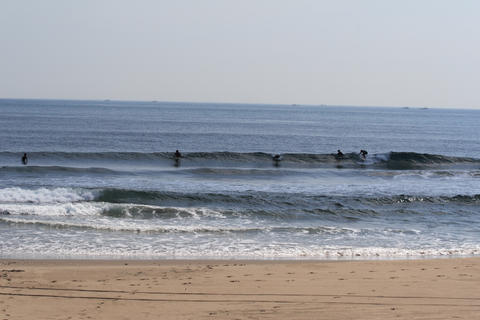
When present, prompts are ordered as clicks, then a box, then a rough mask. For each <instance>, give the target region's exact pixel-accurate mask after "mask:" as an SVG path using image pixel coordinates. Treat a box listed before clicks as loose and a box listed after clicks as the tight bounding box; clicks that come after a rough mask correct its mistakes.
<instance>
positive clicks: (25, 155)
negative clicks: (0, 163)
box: [22, 153, 28, 165]
mask: <svg viewBox="0 0 480 320" xmlns="http://www.w3.org/2000/svg"><path fill="white" fill-rule="evenodd" d="M22 163H23V165H27V163H28V158H27V154H26V153H24V154H23V157H22Z"/></svg>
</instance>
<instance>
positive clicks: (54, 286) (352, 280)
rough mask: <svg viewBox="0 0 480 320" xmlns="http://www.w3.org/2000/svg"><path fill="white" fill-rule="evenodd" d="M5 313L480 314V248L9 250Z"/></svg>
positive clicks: (2, 264)
mask: <svg viewBox="0 0 480 320" xmlns="http://www.w3.org/2000/svg"><path fill="white" fill-rule="evenodd" d="M0 270H1V271H0V319H136V320H139V319H309V320H310V319H480V258H465V259H436V260H403V261H342V262H335V261H334V262H331V261H330V262H328V261H327V262H325V261H228V260H225V261H221V260H220V261H175V260H174V261H72V260H68V261H57V260H52V261H38V260H29V261H23V260H0Z"/></svg>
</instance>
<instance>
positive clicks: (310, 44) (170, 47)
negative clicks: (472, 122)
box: [0, 0, 480, 108]
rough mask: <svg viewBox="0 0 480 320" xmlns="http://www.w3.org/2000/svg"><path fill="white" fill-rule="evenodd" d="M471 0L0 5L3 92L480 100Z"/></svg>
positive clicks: (441, 102)
mask: <svg viewBox="0 0 480 320" xmlns="http://www.w3.org/2000/svg"><path fill="white" fill-rule="evenodd" d="M479 77H480V1H477V0H456V1H455V0H451V1H445V0H397V1H393V0H331V1H322V0H311V1H306V0H305V1H304V0H291V1H282V0H237V1H233V0H232V1H230V0H183V1H182V0H178V1H172V0H169V1H162V0H151V1H149V0H136V1H134V0H132V1H123V0H81V1H73V0H72V1H68V0H22V1H20V0H0V97H3V98H59V99H64V98H67V99H107V98H108V99H121V100H159V101H203V102H248V103H255V102H258V103H287V104H290V103H298V104H335V105H382V106H428V107H434V106H436V107H467V108H480V82H479Z"/></svg>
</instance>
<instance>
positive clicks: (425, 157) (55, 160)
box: [0, 151, 480, 170]
mask: <svg viewBox="0 0 480 320" xmlns="http://www.w3.org/2000/svg"><path fill="white" fill-rule="evenodd" d="M28 156H29V159H30V162H31V164H33V165H35V164H37V163H42V165H43V164H48V165H50V166H57V165H63V164H64V163H70V162H74V163H82V164H90V163H98V162H100V163H102V164H104V163H106V164H110V163H118V162H122V163H126V164H129V163H131V164H132V165H135V164H136V163H139V162H141V163H145V164H151V165H161V164H166V163H167V164H168V163H170V164H171V163H172V162H174V161H177V162H178V163H180V164H181V165H182V166H189V165H191V166H198V165H218V166H233V165H240V166H253V167H257V166H268V165H272V163H273V164H275V165H282V166H291V167H306V168H309V167H320V168H321V167H332V166H345V167H373V168H385V169H391V170H405V169H422V168H432V167H436V166H455V165H469V164H470V165H476V166H478V165H479V164H480V159H476V158H469V157H453V156H445V155H435V154H428V153H415V152H393V151H392V152H388V153H379V154H369V155H368V156H367V158H366V159H363V158H362V157H360V155H359V154H358V153H356V152H351V153H345V154H344V156H343V157H342V158H338V157H337V156H336V154H334V153H331V154H313V153H312V154H310V153H285V154H282V155H281V161H273V159H272V156H273V155H272V154H269V153H265V152H252V153H242V152H185V153H183V154H182V157H181V158H178V159H177V158H176V157H175V156H174V154H173V152H152V153H140V152H94V153H81V152H31V153H28ZM20 158H21V154H20V153H15V152H0V163H2V162H7V163H12V162H13V163H18V162H19V159H20ZM101 167H103V165H102V166H101Z"/></svg>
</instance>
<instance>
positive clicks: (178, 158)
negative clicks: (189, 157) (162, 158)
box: [173, 150, 182, 167]
mask: <svg viewBox="0 0 480 320" xmlns="http://www.w3.org/2000/svg"><path fill="white" fill-rule="evenodd" d="M173 156H174V159H175V167H179V166H180V158H181V157H182V154H181V153H180V151H178V150H176V151H175V153H174V155H173Z"/></svg>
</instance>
